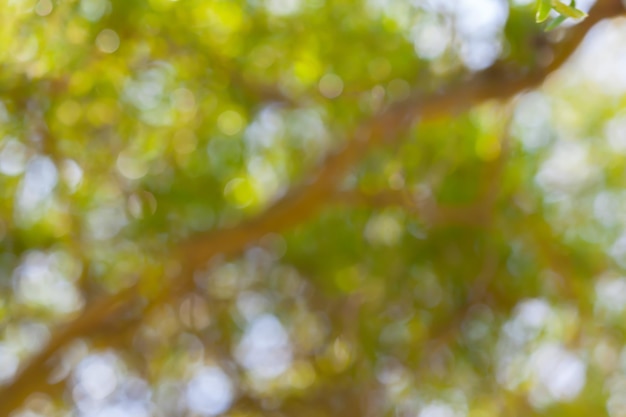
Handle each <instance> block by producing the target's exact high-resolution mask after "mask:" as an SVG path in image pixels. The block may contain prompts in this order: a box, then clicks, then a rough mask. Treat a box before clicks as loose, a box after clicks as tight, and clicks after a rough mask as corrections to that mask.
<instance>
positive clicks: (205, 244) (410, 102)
mask: <svg viewBox="0 0 626 417" xmlns="http://www.w3.org/2000/svg"><path fill="white" fill-rule="evenodd" d="M623 12H624V6H623V5H622V2H621V0H599V1H598V2H597V3H596V5H595V6H594V7H593V9H592V10H591V11H590V13H589V17H588V18H587V19H586V20H585V21H583V22H582V23H580V24H579V25H577V26H575V27H574V28H572V29H571V30H569V31H568V32H567V33H566V34H565V37H564V39H563V40H562V41H560V42H559V43H558V44H556V45H555V46H553V48H552V51H551V52H552V56H553V59H552V61H551V62H550V64H548V65H547V66H545V67H541V68H537V69H536V70H534V71H531V72H519V73H517V72H516V71H514V70H511V69H510V68H509V67H508V66H507V64H504V63H497V64H495V65H494V66H492V67H491V68H489V69H487V70H485V71H482V72H479V73H477V74H475V75H474V76H472V77H470V78H469V79H467V80H465V81H463V82H461V83H459V84H457V85H453V86H450V88H449V89H447V90H445V91H442V92H439V93H436V94H434V95H429V96H423V95H419V94H415V95H413V96H411V97H409V99H407V100H406V101H403V102H400V103H398V104H395V105H393V106H390V107H389V108H388V109H386V110H385V111H383V112H381V113H379V114H378V115H376V116H374V117H373V118H372V119H371V120H369V121H367V122H365V123H364V124H363V125H362V126H361V127H359V128H357V129H356V130H355V131H354V132H353V133H352V134H351V135H349V138H348V140H347V141H346V144H345V145H344V147H343V148H342V149H340V150H338V151H337V152H335V153H334V154H333V155H331V156H329V157H328V158H327V159H326V161H325V162H324V163H323V164H322V165H321V166H320V167H319V169H318V170H317V171H316V172H315V173H314V174H313V176H312V177H311V179H310V180H309V181H307V182H305V183H303V184H301V185H300V186H298V187H295V188H294V189H292V190H291V191H290V192H289V193H287V194H286V195H285V196H284V197H283V198H281V199H279V200H278V201H277V202H276V203H275V204H273V205H272V206H270V207H269V208H268V209H267V210H266V211H265V212H263V213H262V214H261V215H259V216H258V217H256V218H254V219H252V220H250V221H248V222H245V223H243V224H241V225H239V226H236V227H232V228H226V229H222V230H217V231H212V232H205V233H199V234H198V235H196V236H193V237H192V238H190V239H188V240H186V241H184V242H182V243H181V244H180V245H179V247H178V249H177V250H175V252H174V256H175V257H176V258H177V259H178V260H179V261H180V263H181V264H182V265H183V267H184V271H186V272H189V271H193V270H194V269H196V268H199V267H202V266H204V265H205V264H206V262H207V261H208V260H209V259H210V258H212V257H213V256H215V255H217V254H225V255H233V254H236V253H237V252H239V251H241V250H243V249H245V247H246V246H247V245H249V244H251V243H252V242H254V241H256V240H257V239H259V238H261V237H263V236H264V235H266V234H268V233H271V232H281V231H284V230H287V229H289V228H291V227H293V226H295V225H297V224H299V223H302V222H304V221H306V220H308V219H310V218H311V217H312V216H313V215H315V213H317V212H318V211H319V210H320V209H321V208H322V206H323V205H324V204H325V203H326V202H327V201H328V200H329V199H330V198H331V196H332V194H333V193H334V191H335V188H336V186H337V185H338V184H339V183H340V181H341V180H342V178H343V176H344V175H345V174H346V172H347V171H348V170H349V169H350V168H351V167H352V166H353V165H354V164H355V163H357V162H358V161H359V160H360V159H361V158H362V157H363V156H364V155H365V154H366V152H367V151H368V150H369V149H370V148H371V147H373V146H375V145H379V144H382V143H385V142H393V141H396V140H400V136H399V135H397V133H398V132H400V131H402V130H403V129H405V128H407V127H409V126H410V125H411V123H413V122H414V121H416V120H418V119H419V120H432V119H437V118H440V117H442V116H446V115H450V114H456V113H460V112H463V111H465V110H467V109H468V108H470V107H472V106H474V105H477V104H479V103H482V102H484V101H486V100H503V99H507V98H510V97H512V96H514V95H516V94H518V93H520V92H522V91H525V90H528V89H531V88H534V87H537V86H538V85H540V84H541V83H542V82H543V81H544V80H545V79H546V77H547V76H548V75H550V74H551V73H552V72H554V71H555V70H557V69H558V68H559V67H560V66H561V65H562V64H563V63H564V62H565V61H566V60H567V58H568V57H569V56H570V55H571V54H572V53H573V52H574V51H575V49H576V47H577V46H578V45H579V44H580V42H581V41H582V39H583V38H584V36H585V34H586V33H587V32H588V31H589V29H590V28H591V27H593V25H595V24H596V23H597V22H598V21H600V20H603V19H605V18H609V17H614V16H617V15H619V14H622V13H623ZM192 275H193V274H191V273H183V274H180V277H181V278H180V279H179V280H171V281H170V282H165V283H163V287H162V290H161V292H160V293H159V294H158V295H157V296H156V297H155V298H154V299H153V300H152V303H151V304H154V303H155V302H157V301H158V302H160V301H163V300H167V299H169V298H170V297H172V296H174V295H175V294H177V293H178V292H179V291H180V289H181V288H185V287H188V286H189V285H191V283H192V282H193V280H192V278H191V277H192ZM137 304H141V298H140V295H139V292H138V291H135V290H134V289H132V288H131V289H128V290H125V291H122V292H120V293H118V294H116V295H112V296H107V297H105V298H104V299H102V300H100V301H99V302H97V303H94V304H92V305H90V306H88V307H87V308H86V309H85V311H84V312H83V314H82V315H81V316H79V317H77V318H76V319H74V320H73V321H71V322H70V323H68V324H66V325H65V326H64V327H62V328H60V329H59V330H57V332H56V333H55V336H54V337H53V338H52V340H51V342H50V343H49V344H48V346H47V347H46V348H45V349H44V350H43V351H42V352H41V353H40V354H38V355H37V356H36V357H35V358H33V359H32V360H31V361H29V362H28V363H27V364H26V365H25V366H24V367H23V368H22V370H21V371H20V372H19V374H18V375H17V376H16V378H15V379H14V381H13V382H12V384H11V385H9V386H7V387H5V388H4V389H2V390H1V391H0V415H3V416H5V415H6V416H8V415H9V414H10V413H11V411H13V410H15V409H16V408H18V407H19V406H20V405H21V404H22V403H23V401H24V400H25V399H26V398H27V397H28V396H29V394H31V393H33V392H37V391H41V390H43V391H45V389H46V384H47V382H46V381H47V377H48V374H49V362H50V360H51V358H53V356H54V355H55V354H56V353H57V352H58V351H59V349H61V348H62V347H64V346H65V345H67V344H68V343H69V342H70V341H72V340H74V339H76V338H78V337H84V336H88V335H89V333H90V331H92V330H94V329H96V328H97V327H98V326H99V325H100V324H101V323H103V322H104V321H106V320H107V319H108V318H109V317H110V316H111V315H113V314H115V313H116V312H118V311H120V309H121V308H123V307H124V306H133V305H137Z"/></svg>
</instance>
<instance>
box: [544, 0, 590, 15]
mask: <svg viewBox="0 0 626 417" xmlns="http://www.w3.org/2000/svg"><path fill="white" fill-rule="evenodd" d="M573 4H575V3H573V2H572V5H569V6H568V5H567V4H565V3H561V2H560V1H555V2H554V3H553V4H552V6H553V7H554V10H556V11H557V12H559V13H560V14H561V15H562V16H566V17H571V18H572V19H583V18H585V17H587V13H585V12H583V11H582V10H578V9H577V8H576V7H574V6H573Z"/></svg>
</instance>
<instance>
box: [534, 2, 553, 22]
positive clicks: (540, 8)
mask: <svg viewBox="0 0 626 417" xmlns="http://www.w3.org/2000/svg"><path fill="white" fill-rule="evenodd" d="M550 10H552V1H551V0H537V15H536V16H535V19H536V20H537V23H541V22H543V21H545V20H546V19H547V18H548V16H550Z"/></svg>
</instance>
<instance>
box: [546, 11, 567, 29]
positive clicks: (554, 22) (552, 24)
mask: <svg viewBox="0 0 626 417" xmlns="http://www.w3.org/2000/svg"><path fill="white" fill-rule="evenodd" d="M566 19H567V17H566V16H563V15H561V16H559V17H557V18H556V19H554V20H552V21H550V23H548V25H547V26H546V32H549V31H551V30H554V29H556V28H558V27H559V26H560V25H561V23H563V22H565V20H566Z"/></svg>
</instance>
